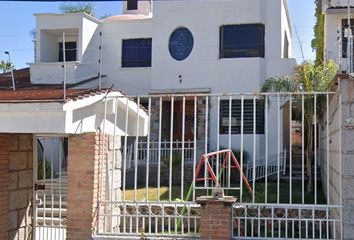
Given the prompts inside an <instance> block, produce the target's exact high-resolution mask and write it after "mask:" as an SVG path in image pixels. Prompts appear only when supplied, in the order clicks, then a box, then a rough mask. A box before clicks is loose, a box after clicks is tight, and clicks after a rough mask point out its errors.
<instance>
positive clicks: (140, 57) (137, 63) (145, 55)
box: [122, 38, 152, 68]
mask: <svg viewBox="0 0 354 240" xmlns="http://www.w3.org/2000/svg"><path fill="white" fill-rule="evenodd" d="M151 42H152V39H151V38H138V39H127V40H123V42H122V67H126V68H129V67H151V51H152V50H151Z"/></svg>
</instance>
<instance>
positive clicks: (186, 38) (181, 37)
mask: <svg viewBox="0 0 354 240" xmlns="http://www.w3.org/2000/svg"><path fill="white" fill-rule="evenodd" d="M193 44H194V39H193V35H192V33H191V31H189V30H188V29H187V28H185V27H180V28H177V29H176V30H175V31H174V32H173V33H172V34H171V37H170V42H169V50H170V54H171V56H172V57H173V58H174V59H176V60H177V61H182V60H184V59H186V58H187V57H188V56H189V55H190V54H191V52H192V49H193Z"/></svg>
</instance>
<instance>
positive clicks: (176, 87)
mask: <svg viewBox="0 0 354 240" xmlns="http://www.w3.org/2000/svg"><path fill="white" fill-rule="evenodd" d="M36 17H37V33H39V35H38V36H37V43H36V44H37V45H36V49H37V50H36V51H37V52H36V55H37V59H36V63H33V64H30V66H31V75H32V82H35V83H61V82H62V81H63V79H64V77H63V71H62V65H63V63H62V62H55V59H56V58H57V56H56V54H57V52H58V47H57V45H58V42H60V40H62V32H67V33H68V34H67V35H68V37H69V38H72V40H74V41H77V46H78V49H77V61H74V62H68V63H67V66H66V69H67V70H66V71H67V80H68V81H70V82H78V81H80V80H84V79H87V78H89V77H92V76H95V75H97V76H98V75H99V73H101V74H102V75H104V76H105V77H103V78H102V86H103V87H110V86H112V85H113V87H114V88H115V89H119V90H122V91H123V92H125V93H127V94H128V95H147V94H151V93H176V92H178V93H181V92H189V93H198V92H210V93H226V92H258V91H260V89H261V87H262V85H263V83H264V81H265V80H266V79H268V78H270V77H277V76H282V75H291V73H292V71H293V68H294V66H295V64H296V62H295V60H294V59H292V58H291V47H290V46H291V42H292V33H291V24H290V20H289V15H288V8H287V0H237V1H230V0H205V1H199V0H181V1H138V9H135V10H129V9H127V2H125V3H124V4H123V14H122V15H118V16H113V17H109V18H106V19H103V20H102V21H100V20H97V19H94V18H92V17H90V16H88V15H86V14H37V15H36ZM240 24H263V25H264V29H265V36H264V49H265V50H264V51H265V52H264V57H252V58H220V52H219V51H220V27H222V26H224V25H240ZM179 27H186V28H188V29H189V30H190V32H191V33H192V35H193V40H194V45H193V49H192V51H191V53H190V55H189V56H188V57H187V58H186V59H185V60H183V61H177V60H175V59H174V58H172V57H171V55H170V52H169V39H170V36H171V34H172V32H173V31H174V30H175V29H177V28H179ZM100 34H101V35H100ZM52 35H54V37H53V36H52ZM137 38H151V39H152V58H151V67H134V68H125V67H122V41H123V40H126V39H137ZM101 45H102V47H100V46H101ZM100 49H101V50H100ZM49 55H51V57H50V56H49ZM100 63H101V64H100ZM98 83H99V79H97V81H95V82H94V83H93V85H95V84H96V85H95V86H98ZM216 118H217V108H216V106H215V104H214V105H211V109H210V119H211V123H210V128H216V127H217V123H216ZM269 132H270V133H271V134H273V133H274V134H276V131H269ZM270 137H271V136H270ZM233 138H235V139H236V140H235V142H237V141H238V140H237V139H239V135H234V136H233ZM245 139H246V141H247V139H248V136H246V137H245ZM215 141H216V137H215V136H214V135H213V133H211V136H210V144H211V146H214V148H215V145H216V142H215ZM225 141H226V137H225V138H224V136H221V142H220V145H223V146H226V145H227V144H226V142H225ZM257 142H258V143H260V144H259V145H258V146H260V145H262V144H261V143H262V142H264V135H262V134H260V135H257ZM251 147H252V146H250V149H246V150H247V151H252V150H251V149H252V148H251ZM212 148H213V147H212ZM257 151H259V152H258V153H257V155H262V154H264V153H263V150H262V148H259V149H258V150H257ZM274 151H276V148H274ZM272 152H273V151H271V153H272Z"/></svg>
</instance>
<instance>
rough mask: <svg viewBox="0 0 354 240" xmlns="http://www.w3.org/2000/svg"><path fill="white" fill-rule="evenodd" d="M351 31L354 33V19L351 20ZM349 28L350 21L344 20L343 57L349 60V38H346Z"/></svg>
mask: <svg viewBox="0 0 354 240" xmlns="http://www.w3.org/2000/svg"><path fill="white" fill-rule="evenodd" d="M350 26H351V27H350V29H351V30H352V33H354V19H350ZM347 28H348V19H342V57H343V58H347V55H348V54H347V46H348V38H347V37H346V36H345V30H346V29H347Z"/></svg>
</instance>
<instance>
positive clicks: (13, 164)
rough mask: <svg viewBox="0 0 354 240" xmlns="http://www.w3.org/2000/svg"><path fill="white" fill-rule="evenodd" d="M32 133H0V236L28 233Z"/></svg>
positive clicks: (18, 236)
mask: <svg viewBox="0 0 354 240" xmlns="http://www.w3.org/2000/svg"><path fill="white" fill-rule="evenodd" d="M32 141H33V136H32V134H0V239H10V240H13V239H30V238H31V237H32V236H31V235H32V195H33V189H32V183H33V145H32Z"/></svg>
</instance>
